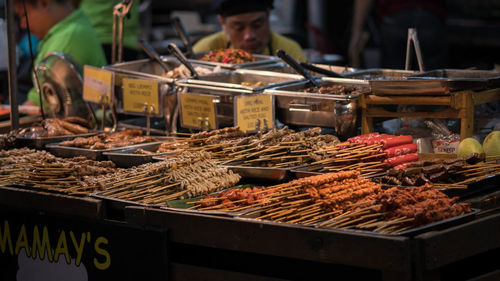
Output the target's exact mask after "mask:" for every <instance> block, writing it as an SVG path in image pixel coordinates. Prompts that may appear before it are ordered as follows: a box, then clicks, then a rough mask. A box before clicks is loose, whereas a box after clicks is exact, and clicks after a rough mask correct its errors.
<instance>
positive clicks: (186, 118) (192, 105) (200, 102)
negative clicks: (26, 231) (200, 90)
mask: <svg viewBox="0 0 500 281" xmlns="http://www.w3.org/2000/svg"><path fill="white" fill-rule="evenodd" d="M213 99H214V97H213V96H209V95H198V94H191V93H179V101H180V103H181V118H182V119H181V120H182V126H184V127H191V128H202V129H205V128H207V129H217V124H216V122H215V104H214V101H213Z"/></svg>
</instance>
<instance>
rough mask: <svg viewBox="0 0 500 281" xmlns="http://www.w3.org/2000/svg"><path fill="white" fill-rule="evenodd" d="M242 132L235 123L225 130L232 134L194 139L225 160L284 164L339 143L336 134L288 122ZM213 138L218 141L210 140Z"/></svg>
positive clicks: (310, 158)
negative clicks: (302, 128) (299, 127)
mask: <svg viewBox="0 0 500 281" xmlns="http://www.w3.org/2000/svg"><path fill="white" fill-rule="evenodd" d="M240 132H241V131H239V129H238V128H237V127H236V128H235V129H234V131H232V133H231V134H229V133H226V134H228V135H230V136H232V138H222V139H219V138H217V135H213V136H208V137H206V141H204V142H194V143H193V146H198V147H199V149H201V150H204V151H209V152H211V153H212V155H213V156H214V158H216V159H218V160H220V161H221V163H222V164H228V165H238V166H251V167H273V168H284V167H293V166H298V165H302V164H304V163H308V162H311V161H314V159H321V157H322V156H321V155H320V154H319V155H318V154H317V153H316V151H318V150H320V149H322V148H323V147H325V146H327V145H333V144H335V143H338V138H337V137H335V136H333V135H321V128H313V129H310V130H307V131H303V132H295V131H294V130H291V129H289V128H288V127H286V126H285V127H284V128H282V129H279V130H277V129H274V130H271V131H269V132H267V133H264V134H262V133H257V134H255V135H252V136H246V135H245V134H244V133H240ZM191 138H196V136H192V137H191ZM212 138H213V139H214V140H216V141H212V142H209V141H210V140H211V139H212ZM191 149H195V148H191Z"/></svg>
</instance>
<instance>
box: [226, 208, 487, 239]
mask: <svg viewBox="0 0 500 281" xmlns="http://www.w3.org/2000/svg"><path fill="white" fill-rule="evenodd" d="M247 213H248V214H250V213H251V214H252V215H247ZM478 213H479V210H478V209H472V212H470V213H467V214H463V215H461V216H456V217H452V218H448V219H445V220H441V221H438V222H435V223H430V224H427V225H423V226H419V227H415V228H411V229H407V230H404V231H401V232H398V233H379V232H374V231H368V230H361V229H345V228H336V227H323V226H319V224H321V223H315V224H308V225H303V224H299V225H300V226H304V227H314V228H317V229H324V230H329V229H332V230H333V229H335V230H340V231H345V232H349V233H358V234H371V235H373V234H375V235H381V236H416V235H418V234H421V233H424V232H429V231H436V230H443V229H446V228H449V227H453V226H456V225H460V224H463V223H466V222H469V221H472V220H474V218H475V217H476V215H477V214H478ZM258 216H260V214H259V213H255V212H253V210H248V211H246V212H244V213H242V214H241V215H240V216H236V217H235V219H238V220H244V221H258V222H265V223H271V224H273V223H279V224H281V225H289V226H292V227H296V226H297V224H293V223H283V222H275V221H272V220H266V219H257V218H256V217H258Z"/></svg>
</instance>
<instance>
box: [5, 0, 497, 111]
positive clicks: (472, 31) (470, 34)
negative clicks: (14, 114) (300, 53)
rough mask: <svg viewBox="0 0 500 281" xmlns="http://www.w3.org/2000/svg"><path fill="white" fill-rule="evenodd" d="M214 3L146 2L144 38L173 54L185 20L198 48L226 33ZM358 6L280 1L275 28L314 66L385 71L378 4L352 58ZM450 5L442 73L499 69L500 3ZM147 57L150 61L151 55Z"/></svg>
mask: <svg viewBox="0 0 500 281" xmlns="http://www.w3.org/2000/svg"><path fill="white" fill-rule="evenodd" d="M4 1H5V0H0V93H7V90H6V89H7V69H6V68H7V61H6V50H5V49H6V40H5V24H4V21H3V18H4V16H5V11H4ZM212 2H213V1H208V0H184V1H158V0H143V1H140V2H139V3H140V7H139V14H140V24H141V37H142V38H143V39H147V40H148V41H150V42H151V43H152V45H153V47H155V48H156V49H157V50H158V51H159V53H160V54H167V50H166V47H167V45H168V44H169V43H171V42H174V43H176V44H177V45H178V46H179V47H181V48H182V47H183V45H182V41H181V40H180V39H179V38H178V36H177V33H176V31H175V29H174V27H173V26H172V24H171V19H172V18H173V17H175V16H177V17H179V18H180V19H181V20H182V22H183V24H184V27H185V28H186V30H187V32H188V33H189V35H190V37H191V41H192V42H193V43H195V42H196V41H197V40H199V39H200V38H201V37H203V36H205V35H208V34H211V33H213V32H214V31H218V30H220V26H219V24H218V22H217V18H216V15H215V14H214V12H213V9H212ZM354 2H355V1H352V0H336V1H325V0H309V1H306V0H275V1H274V9H273V10H272V12H271V17H270V19H271V25H272V29H273V30H274V31H276V32H278V33H281V34H284V35H287V36H289V37H291V38H293V39H295V40H296V41H297V42H299V43H300V45H301V46H302V47H303V48H304V49H305V52H306V55H307V57H308V60H309V61H311V62H314V63H323V64H334V65H350V66H355V67H358V68H378V67H381V45H382V44H383V40H382V39H381V34H380V25H379V24H378V23H379V21H378V20H377V7H376V5H377V3H375V5H374V7H372V9H371V10H370V12H369V14H368V16H367V17H366V21H365V24H364V25H363V29H362V30H363V33H362V35H363V36H362V38H363V40H361V41H362V42H361V43H360V48H359V53H358V56H357V58H356V62H353V61H352V60H351V61H349V59H348V58H349V56H348V46H349V41H350V38H351V26H352V18H353V9H354ZM444 2H445V9H444V14H443V24H444V28H445V31H446V33H445V34H446V35H445V38H442V40H441V41H439V42H436V44H440V45H443V44H444V45H445V48H446V50H447V56H446V58H445V62H444V65H443V67H442V68H460V69H466V68H469V69H487V70H491V69H499V68H500V52H499V51H498V50H499V49H500V0H476V1H470V0H454V1H450V0H448V1H444ZM111 16H112V15H110V17H111ZM417 31H418V30H417ZM19 40H21V38H19ZM22 44H23V43H22V42H19V44H18V46H20V47H21V48H22ZM22 52H23V50H22V49H20V50H18V55H19V54H21V55H22ZM400 52H401V53H400V54H402V55H404V54H405V53H406V48H402V49H401V50H400ZM143 55H144V57H145V54H143ZM414 62H415V60H414ZM353 64H355V65H353ZM414 65H416V63H414ZM19 67H20V68H23V69H20V71H21V72H22V71H26V64H22V62H21V63H20V64H19ZM28 67H29V66H28ZM414 67H415V66H414ZM28 82H29V81H28ZM5 98H6V97H0V103H1V99H5Z"/></svg>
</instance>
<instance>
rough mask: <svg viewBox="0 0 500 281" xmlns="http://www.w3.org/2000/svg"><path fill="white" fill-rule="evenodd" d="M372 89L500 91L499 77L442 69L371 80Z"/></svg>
mask: <svg viewBox="0 0 500 281" xmlns="http://www.w3.org/2000/svg"><path fill="white" fill-rule="evenodd" d="M353 74H355V73H353ZM370 87H371V90H372V93H373V94H375V95H415V94H422V95H447V94H449V93H450V92H454V91H460V90H485V89H489V88H497V87H500V74H499V73H497V72H494V71H485V70H458V69H441V70H434V71H430V72H421V73H413V74H410V75H406V76H405V77H403V78H402V79H392V78H390V79H386V78H381V79H370Z"/></svg>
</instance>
